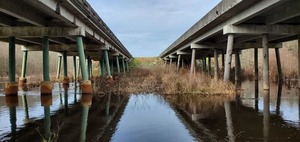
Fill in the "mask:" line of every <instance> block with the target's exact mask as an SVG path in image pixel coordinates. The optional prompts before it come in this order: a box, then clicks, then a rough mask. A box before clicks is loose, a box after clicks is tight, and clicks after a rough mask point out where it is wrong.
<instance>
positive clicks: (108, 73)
mask: <svg viewBox="0 0 300 142" xmlns="http://www.w3.org/2000/svg"><path fill="white" fill-rule="evenodd" d="M104 57H105V63H106V70H107V79H108V80H112V79H113V78H112V76H111V71H110V64H109V58H108V50H104Z"/></svg>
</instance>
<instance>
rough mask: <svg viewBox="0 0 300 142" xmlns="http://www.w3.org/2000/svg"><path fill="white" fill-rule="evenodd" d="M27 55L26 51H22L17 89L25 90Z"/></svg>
mask: <svg viewBox="0 0 300 142" xmlns="http://www.w3.org/2000/svg"><path fill="white" fill-rule="evenodd" d="M27 55H28V51H23V61H22V73H21V78H20V79H19V87H20V88H21V89H25V88H26V83H27V79H26V70H27Z"/></svg>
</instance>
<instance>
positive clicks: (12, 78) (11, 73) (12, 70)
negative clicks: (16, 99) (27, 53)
mask: <svg viewBox="0 0 300 142" xmlns="http://www.w3.org/2000/svg"><path fill="white" fill-rule="evenodd" d="M15 42H16V38H15V37H9V61H8V66H9V70H8V77H9V82H16V44H15Z"/></svg>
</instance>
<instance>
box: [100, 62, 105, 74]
mask: <svg viewBox="0 0 300 142" xmlns="http://www.w3.org/2000/svg"><path fill="white" fill-rule="evenodd" d="M100 70H101V76H104V58H102V59H101V60H100Z"/></svg>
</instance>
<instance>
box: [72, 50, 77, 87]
mask: <svg viewBox="0 0 300 142" xmlns="http://www.w3.org/2000/svg"><path fill="white" fill-rule="evenodd" d="M73 76H74V77H73V79H74V82H76V81H77V59H76V56H73Z"/></svg>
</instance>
